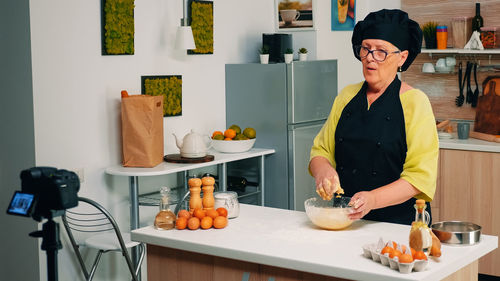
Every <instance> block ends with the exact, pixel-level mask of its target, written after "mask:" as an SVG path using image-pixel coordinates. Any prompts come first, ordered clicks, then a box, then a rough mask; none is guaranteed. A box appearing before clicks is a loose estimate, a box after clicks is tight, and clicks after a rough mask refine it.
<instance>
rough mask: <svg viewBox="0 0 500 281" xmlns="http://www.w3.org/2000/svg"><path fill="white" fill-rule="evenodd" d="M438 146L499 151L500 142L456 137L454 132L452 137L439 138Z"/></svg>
mask: <svg viewBox="0 0 500 281" xmlns="http://www.w3.org/2000/svg"><path fill="white" fill-rule="evenodd" d="M439 148H444V149H457V150H470V151H483V152H499V153H500V143H498V142H490V141H483V140H478V139H474V138H468V139H465V140H461V139H458V138H457V136H456V134H454V135H453V138H452V139H439Z"/></svg>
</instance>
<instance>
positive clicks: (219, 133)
mask: <svg viewBox="0 0 500 281" xmlns="http://www.w3.org/2000/svg"><path fill="white" fill-rule="evenodd" d="M216 135H224V134H223V133H222V132H221V131H215V132H214V133H213V134H212V138H214V137H215V136H216Z"/></svg>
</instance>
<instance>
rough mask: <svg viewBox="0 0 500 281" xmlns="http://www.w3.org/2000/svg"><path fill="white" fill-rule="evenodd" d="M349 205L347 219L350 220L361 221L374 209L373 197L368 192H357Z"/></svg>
mask: <svg viewBox="0 0 500 281" xmlns="http://www.w3.org/2000/svg"><path fill="white" fill-rule="evenodd" d="M349 205H351V206H352V213H351V214H349V218H350V219H351V220H357V219H361V218H362V217H364V216H365V215H366V214H368V213H369V212H370V211H371V210H372V209H373V208H375V195H374V194H373V193H371V192H369V191H361V192H358V193H356V194H354V196H353V197H352V198H351V201H350V202H349Z"/></svg>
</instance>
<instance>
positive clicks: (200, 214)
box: [193, 208, 205, 220]
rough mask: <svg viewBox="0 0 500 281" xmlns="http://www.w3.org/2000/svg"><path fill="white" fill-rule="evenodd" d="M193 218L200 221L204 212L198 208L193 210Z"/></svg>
mask: <svg viewBox="0 0 500 281" xmlns="http://www.w3.org/2000/svg"><path fill="white" fill-rule="evenodd" d="M193 216H195V217H197V218H199V219H200V220H201V219H202V218H204V217H205V210H202V209H200V208H196V209H194V212H193Z"/></svg>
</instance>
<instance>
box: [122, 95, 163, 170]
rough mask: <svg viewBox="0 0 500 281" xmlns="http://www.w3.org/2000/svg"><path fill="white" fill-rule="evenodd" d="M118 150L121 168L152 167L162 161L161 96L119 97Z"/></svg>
mask: <svg viewBox="0 0 500 281" xmlns="http://www.w3.org/2000/svg"><path fill="white" fill-rule="evenodd" d="M121 113H122V152H123V162H122V164H123V166H125V167H154V166H156V165H158V164H160V163H161V162H162V161H163V96H149V95H132V96H129V97H125V98H122V104H121Z"/></svg>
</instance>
